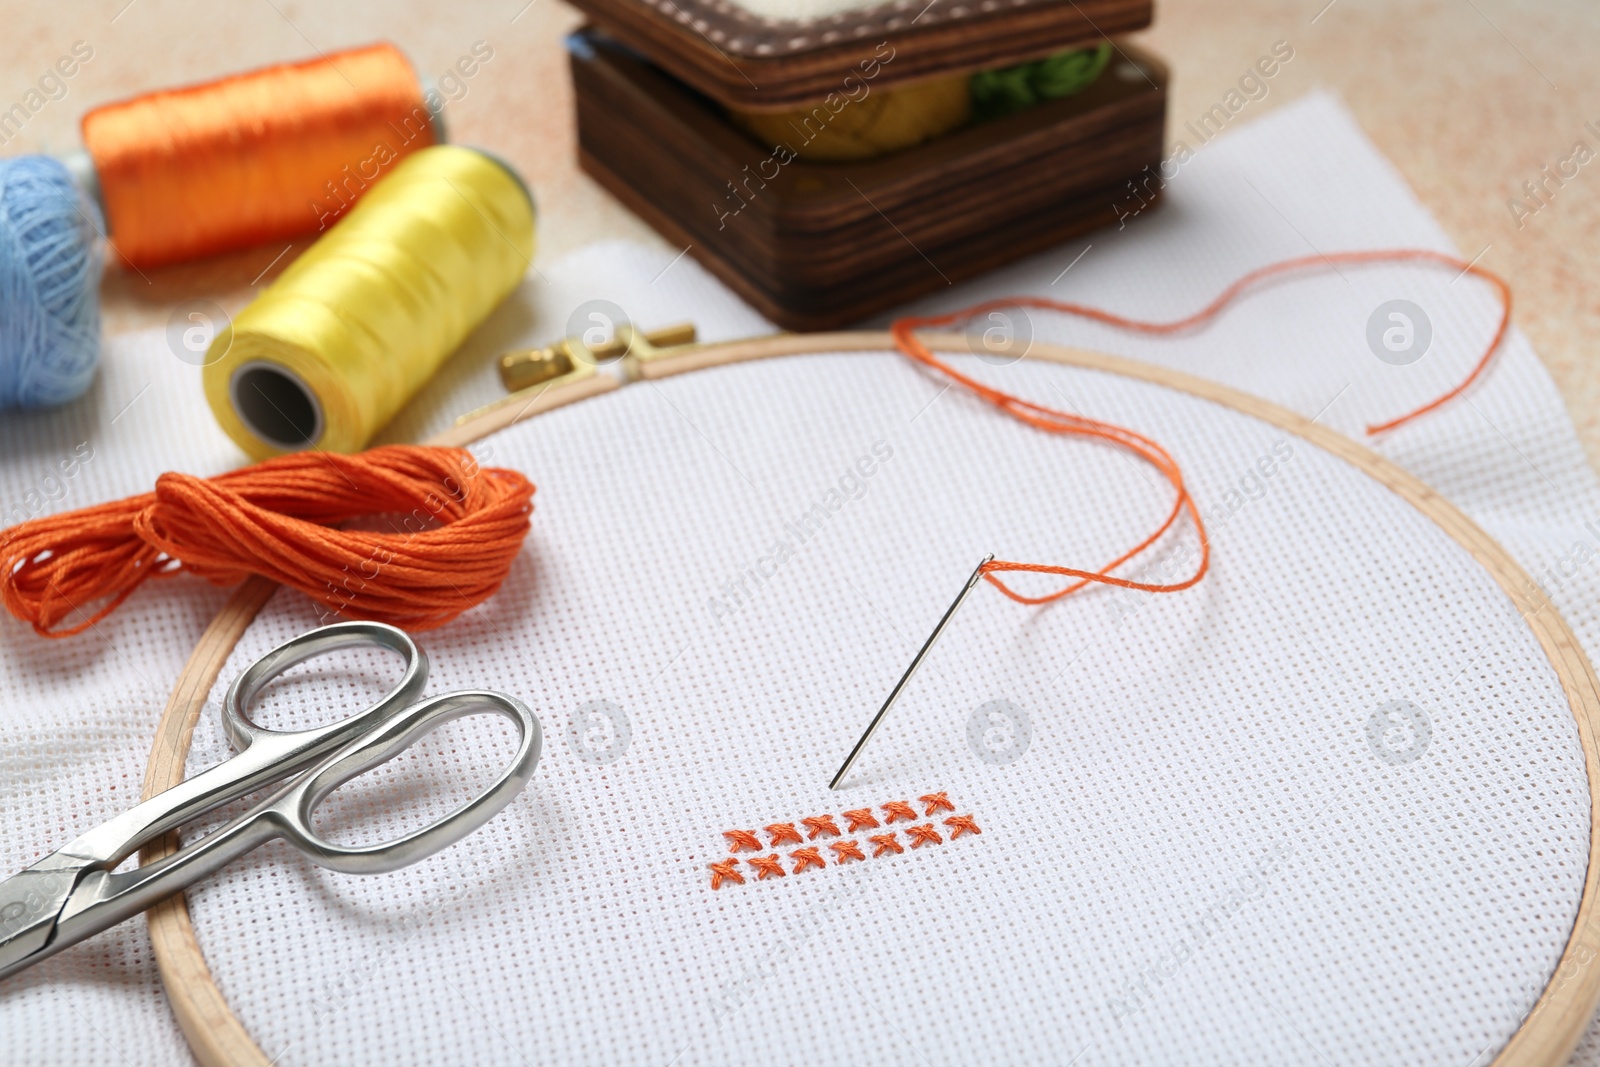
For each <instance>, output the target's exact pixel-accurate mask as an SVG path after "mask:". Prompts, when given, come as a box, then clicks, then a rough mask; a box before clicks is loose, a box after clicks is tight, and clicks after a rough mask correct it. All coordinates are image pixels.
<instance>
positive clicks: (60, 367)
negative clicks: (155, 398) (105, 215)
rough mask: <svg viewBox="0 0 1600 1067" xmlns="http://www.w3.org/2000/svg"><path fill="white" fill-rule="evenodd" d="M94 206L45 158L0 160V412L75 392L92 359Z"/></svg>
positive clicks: (99, 263)
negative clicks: (4, 409)
mask: <svg viewBox="0 0 1600 1067" xmlns="http://www.w3.org/2000/svg"><path fill="white" fill-rule="evenodd" d="M101 229H102V227H101V221H100V211H99V209H98V208H97V207H96V206H95V205H94V204H93V203H92V202H91V201H90V200H89V198H88V197H86V196H84V195H83V194H82V193H81V192H80V191H79V190H78V187H77V185H76V184H75V183H74V182H73V180H72V178H71V176H70V175H69V174H68V173H67V168H66V167H64V166H62V165H61V164H60V163H59V162H58V161H56V160H54V159H51V158H50V157H48V156H20V157H18V158H16V159H0V409H3V408H11V407H25V408H32V407H44V406H46V405H49V404H61V403H65V402H66V401H68V400H72V399H74V398H75V397H78V396H81V395H82V394H83V391H84V390H85V389H87V388H89V382H90V381H91V380H93V378H94V371H95V367H96V366H97V365H98V364H99V362H100V273H101V270H102V269H103V267H104V253H103V251H102V248H101V241H100V232H101Z"/></svg>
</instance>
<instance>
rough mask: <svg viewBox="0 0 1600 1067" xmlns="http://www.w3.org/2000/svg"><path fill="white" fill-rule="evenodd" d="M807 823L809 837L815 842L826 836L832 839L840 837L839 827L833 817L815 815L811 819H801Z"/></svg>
mask: <svg viewBox="0 0 1600 1067" xmlns="http://www.w3.org/2000/svg"><path fill="white" fill-rule="evenodd" d="M800 821H801V822H803V823H805V827H806V830H807V831H808V833H807V835H806V836H808V837H809V838H810V839H811V840H813V841H815V840H816V839H817V838H819V837H821V836H822V835H824V834H827V835H828V836H830V837H838V836H839V827H838V826H837V825H836V824H835V823H834V821H833V816H832V815H813V816H811V818H809V819H801V820H800Z"/></svg>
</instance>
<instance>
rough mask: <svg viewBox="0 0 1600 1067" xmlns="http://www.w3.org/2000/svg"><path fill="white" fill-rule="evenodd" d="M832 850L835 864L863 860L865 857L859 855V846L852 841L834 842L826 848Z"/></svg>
mask: <svg viewBox="0 0 1600 1067" xmlns="http://www.w3.org/2000/svg"><path fill="white" fill-rule="evenodd" d="M828 847H829V848H831V849H833V852H834V856H835V859H834V861H833V862H835V863H844V862H845V861H847V860H864V859H866V858H867V857H865V856H863V855H862V854H861V846H860V845H858V844H856V843H855V842H854V841H835V842H834V843H833V844H831V845H829V846H828Z"/></svg>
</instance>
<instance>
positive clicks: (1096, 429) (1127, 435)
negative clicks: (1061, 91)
mask: <svg viewBox="0 0 1600 1067" xmlns="http://www.w3.org/2000/svg"><path fill="white" fill-rule="evenodd" d="M1400 262H1422V263H1430V264H1434V265H1439V266H1444V267H1448V268H1449V269H1451V270H1458V271H1460V273H1461V274H1469V273H1470V274H1475V275H1477V276H1478V277H1480V278H1482V279H1483V280H1485V281H1487V282H1488V283H1489V284H1490V285H1492V286H1493V287H1494V288H1495V291H1496V292H1497V294H1498V295H1499V297H1500V301H1501V314H1500V323H1499V325H1498V327H1497V328H1496V329H1495V333H1494V337H1493V338H1491V339H1490V341H1489V345H1488V347H1487V348H1485V349H1484V351H1483V355H1482V356H1481V357H1479V359H1478V361H1477V363H1476V364H1475V365H1474V366H1473V368H1472V370H1471V372H1470V373H1469V374H1468V375H1467V376H1466V378H1464V379H1463V380H1462V381H1461V383H1460V384H1458V385H1456V386H1455V387H1454V388H1453V389H1451V390H1450V391H1449V392H1447V393H1445V394H1444V395H1443V396H1440V397H1438V398H1437V399H1435V400H1431V401H1429V402H1428V403H1426V404H1424V405H1422V406H1421V407H1419V408H1416V409H1415V410H1413V411H1410V412H1407V413H1406V414H1404V415H1401V416H1400V417H1399V418H1395V419H1390V420H1389V421H1388V422H1383V423H1378V424H1375V425H1370V426H1368V427H1367V433H1369V434H1378V433H1383V432H1384V431H1386V430H1392V429H1394V428H1396V427H1398V426H1402V425H1404V424H1405V423H1407V422H1410V421H1411V420H1412V419H1415V418H1418V417H1419V416H1422V415H1425V414H1427V413H1428V412H1430V411H1433V410H1434V409H1435V408H1438V407H1439V406H1441V405H1443V404H1445V403H1447V402H1449V401H1450V400H1452V399H1454V398H1455V397H1457V396H1460V395H1461V394H1462V393H1464V392H1465V391H1466V390H1467V389H1468V388H1469V387H1470V386H1471V385H1472V383H1473V382H1475V381H1477V379H1478V378H1479V377H1480V376H1481V375H1482V374H1483V372H1484V371H1485V370H1486V369H1487V368H1488V366H1489V362H1490V360H1492V359H1493V358H1494V354H1495V352H1496V351H1497V350H1498V349H1499V347H1500V342H1501V341H1502V340H1503V339H1504V338H1505V335H1506V331H1507V329H1509V328H1510V325H1511V287H1510V286H1509V285H1507V284H1506V282H1505V280H1504V279H1502V278H1500V277H1499V276H1497V275H1495V274H1492V273H1490V272H1489V271H1487V270H1484V269H1483V268H1482V267H1479V266H1477V264H1476V263H1475V262H1472V263H1469V262H1467V261H1465V260H1462V259H1460V258H1458V257H1456V256H1451V255H1445V254H1443V253H1439V252H1433V251H1428V250H1426V249H1410V248H1401V249H1389V250H1379V251H1367V252H1334V253H1332V254H1329V255H1322V254H1318V255H1315V256H1302V257H1300V258H1297V259H1288V260H1283V261H1281V262H1278V263H1270V264H1268V265H1266V266H1264V267H1260V268H1258V269H1256V270H1253V271H1251V272H1250V273H1248V274H1246V275H1244V276H1243V277H1242V278H1240V279H1238V280H1237V281H1235V282H1234V283H1233V284H1232V285H1230V286H1228V287H1227V288H1226V289H1224V290H1223V291H1222V293H1221V295H1219V296H1218V297H1217V298H1216V299H1215V300H1213V301H1212V302H1211V303H1210V304H1207V305H1206V306H1205V307H1203V308H1201V309H1200V310H1199V311H1197V312H1195V313H1194V314H1192V315H1189V316H1187V317H1185V318H1181V319H1175V320H1173V321H1171V322H1148V321H1144V320H1140V319H1132V318H1127V317H1125V316H1122V315H1117V314H1114V313H1112V312H1109V311H1103V310H1101V309H1099V308H1094V307H1089V306H1086V305H1083V304H1072V303H1066V302H1063V301H1059V300H1049V299H1046V298H1044V297H1006V298H1002V299H999V300H990V301H986V302H984V303H982V304H977V305H975V306H973V307H969V308H963V309H961V310H959V311H952V312H948V313H946V314H942V315H921V316H908V317H906V318H903V319H896V320H895V321H894V322H893V323H892V324H891V325H890V327H889V332H890V334H891V335H893V337H894V342H895V347H897V348H898V349H899V350H900V352H901V353H902V354H904V355H905V356H907V357H908V358H910V359H913V360H915V361H917V362H918V363H921V364H922V365H924V366H926V367H928V368H930V369H931V370H934V371H937V372H938V373H939V374H942V375H944V376H945V377H946V378H948V379H949V380H950V381H952V382H954V383H956V384H958V385H961V386H963V387H965V388H966V389H968V390H970V391H971V392H972V393H974V394H975V395H977V396H978V397H979V398H981V399H983V400H986V401H988V402H989V403H991V404H993V405H994V406H995V407H997V408H999V409H1000V410H1001V411H1003V412H1005V413H1006V414H1007V415H1010V416H1012V417H1013V418H1015V419H1018V420H1019V421H1021V422H1025V423H1027V424H1028V425H1029V426H1032V427H1034V428H1035V429H1037V430H1042V431H1044V432H1046V433H1054V434H1066V435H1071V436H1077V437H1090V438H1100V439H1101V440H1105V441H1110V442H1111V443H1112V444H1115V445H1119V446H1121V447H1122V448H1124V449H1127V450H1128V451H1130V452H1132V453H1134V454H1135V455H1137V456H1138V457H1139V458H1141V459H1143V460H1144V461H1145V462H1147V463H1149V464H1150V465H1151V466H1153V467H1155V468H1156V469H1157V470H1158V471H1160V472H1161V474H1162V475H1163V476H1165V477H1166V479H1167V481H1168V483H1169V484H1170V485H1171V486H1172V490H1173V501H1172V507H1171V509H1170V510H1169V511H1168V512H1167V517H1166V518H1165V519H1164V520H1162V522H1161V525H1159V526H1158V527H1156V529H1155V531H1154V532H1153V533H1151V534H1150V535H1149V536H1148V537H1146V538H1145V539H1144V540H1142V541H1140V542H1139V543H1138V544H1136V545H1134V546H1133V547H1132V548H1131V549H1129V550H1128V551H1126V552H1124V553H1123V554H1122V555H1120V556H1118V557H1117V558H1116V559H1114V560H1112V561H1111V562H1110V563H1107V564H1105V565H1104V566H1102V567H1101V568H1100V569H1099V570H1083V569H1081V568H1077V567H1058V566H1050V565H1046V564H1040V563H1014V562H1009V561H1005V560H992V561H990V562H989V563H987V564H985V565H984V567H983V576H984V578H985V580H987V581H988V582H989V584H991V585H993V586H994V587H995V588H996V589H999V590H1000V592H1002V593H1004V594H1005V595H1006V596H1007V597H1009V598H1010V599H1012V600H1014V601H1016V602H1017V603H1019V604H1047V603H1050V602H1051V601H1054V600H1059V599H1061V598H1062V597H1065V596H1070V595H1072V594H1073V593H1075V592H1077V591H1078V590H1079V589H1082V588H1083V587H1084V586H1086V585H1088V584H1090V583H1091V582H1099V583H1102V584H1105V585H1114V586H1120V587H1122V588H1124V589H1138V590H1142V591H1145V592H1151V593H1175V592H1178V591H1180V590H1183V589H1188V588H1190V587H1192V586H1194V585H1195V584H1197V583H1198V582H1199V581H1200V580H1201V579H1202V578H1204V577H1205V575H1206V571H1207V570H1208V569H1209V568H1210V566H1211V539H1210V537H1209V536H1208V535H1207V533H1206V527H1205V521H1204V520H1203V519H1202V518H1201V517H1200V509H1199V507H1198V506H1197V505H1196V504H1195V502H1194V498H1193V497H1191V496H1190V494H1189V489H1188V486H1187V485H1186V484H1185V483H1184V479H1183V471H1182V469H1181V468H1180V467H1179V466H1178V462H1177V460H1176V459H1174V458H1173V456H1172V454H1171V453H1170V452H1168V451H1167V450H1166V449H1165V448H1163V447H1162V446H1161V445H1160V444H1158V443H1157V442H1156V441H1154V440H1152V439H1151V438H1149V437H1146V436H1145V435H1143V434H1141V433H1138V432H1136V431H1134V430H1129V429H1126V428H1125V427H1121V426H1116V425H1114V424H1112V423H1109V422H1101V421H1099V420H1098V419H1091V418H1086V417H1084V416H1082V415H1075V414H1071V413H1069V412H1065V411H1058V410H1056V409H1055V408H1050V407H1046V406H1045V405H1043V404H1036V403H1034V402H1032V401H1029V400H1023V399H1021V398H1019V397H1015V396H1012V395H1011V394H1009V393H1006V392H1003V391H1001V390H999V389H996V388H994V387H993V386H990V385H986V384H984V383H983V382H980V381H978V380H977V379H976V378H970V377H968V376H967V375H965V374H962V373H961V372H960V371H957V370H956V369H955V368H954V367H952V366H950V365H949V364H948V363H945V362H944V361H943V360H941V359H939V357H937V356H935V355H934V354H933V350H932V349H930V348H929V347H928V346H927V345H926V344H925V343H923V341H922V340H921V339H920V338H919V337H917V334H916V331H917V330H919V329H924V328H937V327H941V326H951V325H955V324H958V323H966V322H971V321H973V320H974V319H976V318H978V317H979V316H981V315H984V314H986V313H988V312H990V311H993V310H998V309H1000V308H1011V307H1032V308H1044V309H1047V310H1051V311H1059V312H1063V313H1065V314H1068V315H1077V316H1079V317H1081V318H1086V319H1092V320H1094V321H1096V322H1103V323H1106V324H1108V325H1111V326H1117V327H1120V328H1122V329H1126V330H1133V331H1137V332H1139V333H1148V334H1171V333H1177V332H1179V331H1181V330H1186V329H1188V328H1190V327H1191V326H1195V325H1198V324H1199V323H1202V322H1206V321H1208V320H1210V319H1212V318H1214V317H1216V315H1217V314H1218V313H1219V312H1220V311H1221V310H1222V309H1223V308H1224V307H1226V306H1227V305H1228V304H1230V303H1232V302H1233V301H1234V299H1235V298H1237V297H1238V296H1239V294H1241V293H1242V292H1244V291H1245V290H1246V289H1248V288H1250V287H1251V286H1253V285H1254V284H1255V283H1257V282H1259V281H1261V280H1262V279H1264V278H1269V277H1272V276H1274V275H1278V274H1287V273H1291V272H1294V271H1300V270H1306V269H1308V268H1320V267H1322V266H1324V265H1326V266H1331V267H1334V269H1335V270H1337V269H1338V267H1337V264H1339V263H1351V264H1370V263H1400ZM1458 276H1459V275H1458ZM1185 513H1187V514H1188V516H1189V520H1190V522H1192V523H1193V524H1194V529H1195V536H1196V537H1197V538H1198V539H1199V542H1200V558H1199V561H1198V562H1197V563H1196V565H1195V570H1194V573H1193V574H1191V575H1190V576H1189V577H1188V578H1186V579H1184V580H1183V581H1178V582H1164V583H1163V582H1138V581H1132V580H1130V579H1127V578H1119V577H1116V576H1115V575H1113V574H1112V573H1111V572H1112V571H1114V570H1116V569H1117V568H1118V567H1121V566H1122V565H1123V564H1125V563H1128V562H1129V561H1131V560H1133V559H1135V558H1137V557H1139V556H1141V555H1143V554H1144V553H1145V552H1146V551H1147V550H1148V549H1150V548H1151V546H1153V545H1154V544H1156V542H1158V541H1160V540H1161V539H1162V538H1163V537H1164V536H1165V535H1166V534H1167V532H1168V531H1169V530H1171V529H1172V527H1173V524H1174V523H1176V522H1177V521H1178V519H1179V518H1180V517H1181V516H1182V515H1184V514H1185ZM1009 572H1026V573H1033V574H1053V575H1059V576H1062V577H1066V578H1071V579H1074V580H1073V581H1072V582H1070V583H1069V584H1068V585H1066V586H1064V587H1062V588H1060V589H1057V590H1056V591H1055V592H1053V593H1048V594H1046V595H1044V596H1025V595H1023V594H1021V593H1019V592H1017V591H1016V590H1014V589H1012V588H1011V587H1010V586H1009V585H1006V584H1005V583H1004V582H1003V581H1001V580H1000V579H999V578H997V577H996V575H997V574H1000V573H1009Z"/></svg>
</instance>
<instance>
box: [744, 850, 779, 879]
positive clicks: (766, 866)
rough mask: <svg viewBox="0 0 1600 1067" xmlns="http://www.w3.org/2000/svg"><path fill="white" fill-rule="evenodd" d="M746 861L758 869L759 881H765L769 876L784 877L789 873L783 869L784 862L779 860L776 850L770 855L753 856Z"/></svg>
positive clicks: (757, 876)
mask: <svg viewBox="0 0 1600 1067" xmlns="http://www.w3.org/2000/svg"><path fill="white" fill-rule="evenodd" d="M745 862H746V863H748V864H749V865H750V866H752V867H754V868H755V869H756V880H757V881H762V882H764V881H766V880H767V879H768V878H782V877H783V876H784V875H785V874H787V873H788V872H787V871H785V870H784V869H783V864H782V863H781V862H779V860H778V854H777V853H776V852H774V853H773V854H772V855H770V856H751V857H750V858H749V859H747V860H745Z"/></svg>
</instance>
